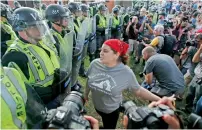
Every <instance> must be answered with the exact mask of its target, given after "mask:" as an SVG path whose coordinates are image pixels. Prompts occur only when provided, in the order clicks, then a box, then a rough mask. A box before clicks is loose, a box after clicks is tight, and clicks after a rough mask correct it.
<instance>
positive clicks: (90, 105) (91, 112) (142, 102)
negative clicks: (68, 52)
mask: <svg viewBox="0 0 202 130" xmlns="http://www.w3.org/2000/svg"><path fill="white" fill-rule="evenodd" d="M89 64H90V62H89V57H86V59H85V68H86V70H87V68H88V66H89ZM129 66H130V67H131V69H132V70H133V72H134V73H135V75H136V78H137V80H138V82H139V84H141V83H142V81H143V79H142V78H140V77H139V75H138V74H139V73H140V72H142V70H143V65H142V63H140V64H137V65H136V64H134V58H133V57H130V61H129ZM79 82H80V83H81V84H82V86H84V88H85V86H86V78H83V77H79ZM123 97H124V99H126V100H133V102H134V103H135V104H136V105H137V106H145V105H147V104H148V102H147V101H146V102H145V100H141V99H139V98H138V97H135V96H134V94H133V93H131V92H129V91H124V92H123ZM176 104H177V106H180V107H183V106H184V101H181V102H177V103H176ZM85 109H86V111H87V115H90V116H93V117H94V118H96V119H98V121H99V123H100V126H102V120H101V117H100V116H99V115H98V114H97V113H96V111H95V109H94V106H93V103H92V99H91V95H89V101H88V102H87V103H86V104H85ZM122 117H123V114H122V113H120V116H119V120H118V122H117V126H116V128H118V129H122V128H123V125H122Z"/></svg>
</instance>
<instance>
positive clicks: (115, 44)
mask: <svg viewBox="0 0 202 130" xmlns="http://www.w3.org/2000/svg"><path fill="white" fill-rule="evenodd" d="M104 44H106V45H108V46H110V47H111V48H112V49H113V50H115V51H116V52H119V53H120V55H121V56H123V55H125V54H126V53H127V51H128V47H129V45H128V44H127V43H125V42H123V41H121V40H118V39H109V40H107V41H105V42H104Z"/></svg>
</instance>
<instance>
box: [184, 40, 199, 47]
mask: <svg viewBox="0 0 202 130" xmlns="http://www.w3.org/2000/svg"><path fill="white" fill-rule="evenodd" d="M186 46H187V47H189V46H194V47H196V46H197V43H196V42H195V41H194V40H192V41H190V40H188V41H186Z"/></svg>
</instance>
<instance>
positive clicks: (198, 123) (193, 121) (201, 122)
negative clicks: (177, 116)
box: [187, 113, 202, 129]
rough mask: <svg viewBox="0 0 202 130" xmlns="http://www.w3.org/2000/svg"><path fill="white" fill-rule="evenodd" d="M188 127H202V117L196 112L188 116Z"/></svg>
mask: <svg viewBox="0 0 202 130" xmlns="http://www.w3.org/2000/svg"><path fill="white" fill-rule="evenodd" d="M187 128H188V129H202V118H201V117H200V116H198V115H196V114H194V113H191V115H190V116H189V117H188V126H187Z"/></svg>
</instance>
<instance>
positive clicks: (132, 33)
mask: <svg viewBox="0 0 202 130" xmlns="http://www.w3.org/2000/svg"><path fill="white" fill-rule="evenodd" d="M139 28H140V24H138V17H137V16H133V17H132V18H131V22H129V24H128V26H127V28H126V33H127V35H128V42H129V54H132V53H133V52H135V53H136V52H137V45H138V41H137V38H138V32H139Z"/></svg>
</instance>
